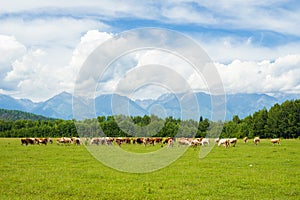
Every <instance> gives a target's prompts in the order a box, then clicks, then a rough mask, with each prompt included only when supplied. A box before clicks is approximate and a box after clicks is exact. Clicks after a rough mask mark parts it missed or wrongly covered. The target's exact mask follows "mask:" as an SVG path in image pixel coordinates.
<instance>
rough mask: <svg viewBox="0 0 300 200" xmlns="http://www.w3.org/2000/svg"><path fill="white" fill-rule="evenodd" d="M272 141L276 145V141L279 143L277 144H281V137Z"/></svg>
mask: <svg viewBox="0 0 300 200" xmlns="http://www.w3.org/2000/svg"><path fill="white" fill-rule="evenodd" d="M271 143H272V144H273V145H275V144H276V143H277V144H280V139H279V138H276V139H271Z"/></svg>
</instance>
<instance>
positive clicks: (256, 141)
mask: <svg viewBox="0 0 300 200" xmlns="http://www.w3.org/2000/svg"><path fill="white" fill-rule="evenodd" d="M253 142H254V144H255V145H257V143H259V142H260V139H259V137H255V138H254V139H253Z"/></svg>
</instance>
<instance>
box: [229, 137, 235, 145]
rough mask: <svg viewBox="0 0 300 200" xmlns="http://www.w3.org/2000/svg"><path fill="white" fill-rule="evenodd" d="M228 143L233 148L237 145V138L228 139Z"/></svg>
mask: <svg viewBox="0 0 300 200" xmlns="http://www.w3.org/2000/svg"><path fill="white" fill-rule="evenodd" d="M229 143H230V144H233V146H234V147H235V145H236V143H237V138H230V139H229Z"/></svg>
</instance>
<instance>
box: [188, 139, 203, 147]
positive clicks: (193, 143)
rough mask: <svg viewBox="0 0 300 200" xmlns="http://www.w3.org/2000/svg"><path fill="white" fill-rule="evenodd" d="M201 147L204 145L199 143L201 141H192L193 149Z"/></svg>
mask: <svg viewBox="0 0 300 200" xmlns="http://www.w3.org/2000/svg"><path fill="white" fill-rule="evenodd" d="M199 145H202V143H201V142H199V140H197V139H195V140H192V141H191V147H194V148H195V147H197V146H199Z"/></svg>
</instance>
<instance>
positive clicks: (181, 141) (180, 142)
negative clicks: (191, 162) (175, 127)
mask: <svg viewBox="0 0 300 200" xmlns="http://www.w3.org/2000/svg"><path fill="white" fill-rule="evenodd" d="M182 145H189V146H190V145H191V142H190V141H189V140H188V139H187V138H179V139H178V146H182Z"/></svg>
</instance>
